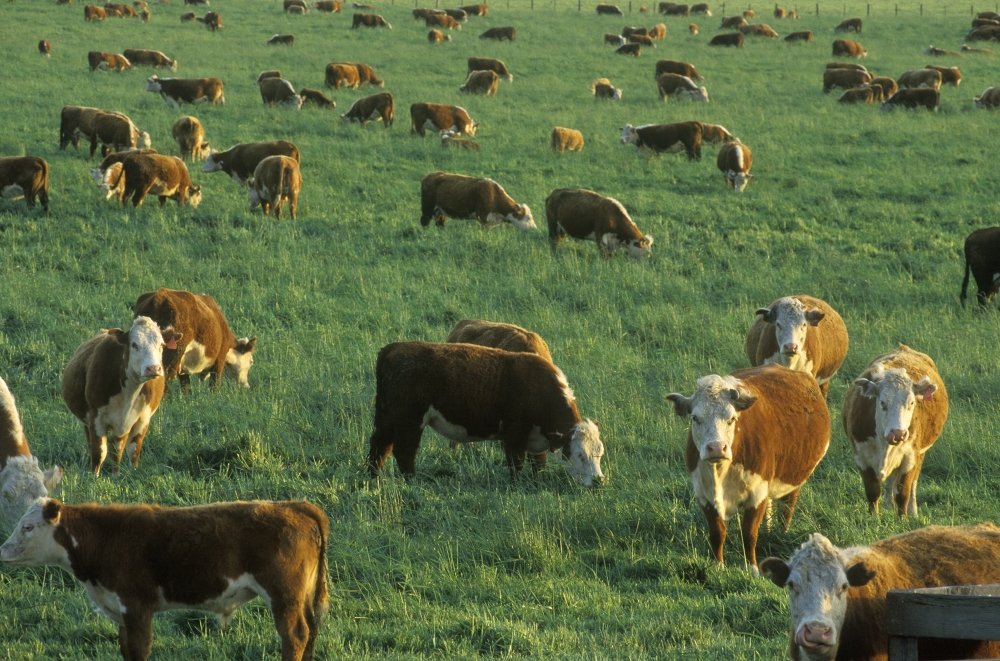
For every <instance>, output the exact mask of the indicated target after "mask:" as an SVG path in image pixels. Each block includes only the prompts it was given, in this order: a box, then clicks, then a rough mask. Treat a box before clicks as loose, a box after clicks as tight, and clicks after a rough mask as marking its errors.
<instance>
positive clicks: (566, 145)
mask: <svg viewBox="0 0 1000 661" xmlns="http://www.w3.org/2000/svg"><path fill="white" fill-rule="evenodd" d="M550 144H551V146H552V150H553V151H558V152H563V151H583V133H581V132H580V131H578V130H576V129H568V128H563V127H562V126H556V127H554V128H553V129H552V138H551V140H550Z"/></svg>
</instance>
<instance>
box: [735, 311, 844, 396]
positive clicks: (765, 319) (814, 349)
mask: <svg viewBox="0 0 1000 661" xmlns="http://www.w3.org/2000/svg"><path fill="white" fill-rule="evenodd" d="M847 344H848V337H847V326H846V325H845V324H844V320H843V318H841V316H840V315H839V314H838V313H837V311H836V310H834V309H833V307H831V306H830V304H829V303H827V302H826V301H824V300H822V299H819V298H815V297H813V296H807V295H806V294H795V295H794V296H784V297H782V298H779V299H777V300H775V301H773V302H772V303H771V304H770V305H769V306H767V307H766V308H758V309H757V311H756V312H755V313H754V321H753V323H752V324H751V325H750V329H749V330H748V331H747V338H746V344H745V350H746V355H747V359H748V360H749V361H750V364H751V365H769V364H772V363H774V364H776V365H781V366H782V367H787V368H788V369H791V370H795V371H799V372H805V373H807V374H809V375H810V376H812V377H813V378H814V379H816V382H817V383H818V384H819V389H820V392H822V393H823V396H824V397H826V395H827V393H828V392H829V390H830V380H831V379H832V378H833V377H834V375H835V374H836V373H837V370H839V369H840V365H841V364H842V363H843V362H844V358H845V357H846V356H847Z"/></svg>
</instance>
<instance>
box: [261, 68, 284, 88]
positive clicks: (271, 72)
mask: <svg viewBox="0 0 1000 661" xmlns="http://www.w3.org/2000/svg"><path fill="white" fill-rule="evenodd" d="M267 78H284V75H282V73H281V69H268V70H266V71H261V72H260V73H259V74H257V85H258V86H260V82H261V81H262V80H265V79H267Z"/></svg>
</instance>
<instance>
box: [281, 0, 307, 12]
mask: <svg viewBox="0 0 1000 661" xmlns="http://www.w3.org/2000/svg"><path fill="white" fill-rule="evenodd" d="M281 6H282V9H283V10H284V11H285V12H287V13H289V14H305V13H307V12H308V11H309V6H308V5H306V0H284V2H282V3H281Z"/></svg>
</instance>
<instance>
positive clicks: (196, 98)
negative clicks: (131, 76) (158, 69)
mask: <svg viewBox="0 0 1000 661" xmlns="http://www.w3.org/2000/svg"><path fill="white" fill-rule="evenodd" d="M146 91H147V92H155V93H159V95H160V97H161V98H162V99H163V101H164V102H165V103H166V104H167V105H168V106H173V107H174V108H180V107H181V103H182V102H184V103H201V102H202V101H208V102H209V103H211V104H212V105H215V104H216V103H225V102H226V97H225V96H224V95H223V92H224V86H223V83H222V81H221V80H220V79H218V78H160V77H159V76H157V75H153V76H150V77H149V79H147V80H146Z"/></svg>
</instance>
